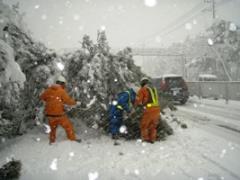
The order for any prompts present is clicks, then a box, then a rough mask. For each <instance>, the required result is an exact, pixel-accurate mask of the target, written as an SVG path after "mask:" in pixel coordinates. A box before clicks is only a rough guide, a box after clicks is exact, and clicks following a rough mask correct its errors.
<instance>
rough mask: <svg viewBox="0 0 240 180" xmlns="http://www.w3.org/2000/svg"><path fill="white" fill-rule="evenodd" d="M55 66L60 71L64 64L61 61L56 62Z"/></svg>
mask: <svg viewBox="0 0 240 180" xmlns="http://www.w3.org/2000/svg"><path fill="white" fill-rule="evenodd" d="M57 67H58V69H59V70H60V71H62V70H63V69H64V65H63V64H62V63H61V62H58V63H57Z"/></svg>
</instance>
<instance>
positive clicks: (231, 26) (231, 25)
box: [229, 23, 237, 31]
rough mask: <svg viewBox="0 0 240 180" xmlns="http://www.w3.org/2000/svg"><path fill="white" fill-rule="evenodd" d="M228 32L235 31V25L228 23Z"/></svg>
mask: <svg viewBox="0 0 240 180" xmlns="http://www.w3.org/2000/svg"><path fill="white" fill-rule="evenodd" d="M229 30H230V31H236V30H237V26H236V24H234V23H230V25H229Z"/></svg>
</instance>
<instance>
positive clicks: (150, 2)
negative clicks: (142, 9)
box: [144, 0, 157, 7]
mask: <svg viewBox="0 0 240 180" xmlns="http://www.w3.org/2000/svg"><path fill="white" fill-rule="evenodd" d="M144 4H145V6H148V7H154V6H156V5H157V0H144Z"/></svg>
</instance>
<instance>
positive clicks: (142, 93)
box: [135, 87, 148, 106]
mask: <svg viewBox="0 0 240 180" xmlns="http://www.w3.org/2000/svg"><path fill="white" fill-rule="evenodd" d="M147 102H148V91H147V89H146V88H145V87H143V88H141V89H140V90H139V91H138V93H137V97H136V101H135V105H136V106H137V105H145V104H146V103H147Z"/></svg>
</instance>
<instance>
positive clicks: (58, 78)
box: [56, 75, 67, 83]
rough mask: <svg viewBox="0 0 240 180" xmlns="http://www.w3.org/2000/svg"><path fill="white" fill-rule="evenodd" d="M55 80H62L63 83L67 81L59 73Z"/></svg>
mask: <svg viewBox="0 0 240 180" xmlns="http://www.w3.org/2000/svg"><path fill="white" fill-rule="evenodd" d="M56 81H60V82H63V83H66V82H67V81H66V79H65V78H64V77H63V76H61V75H60V76H58V77H57V79H56Z"/></svg>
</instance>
